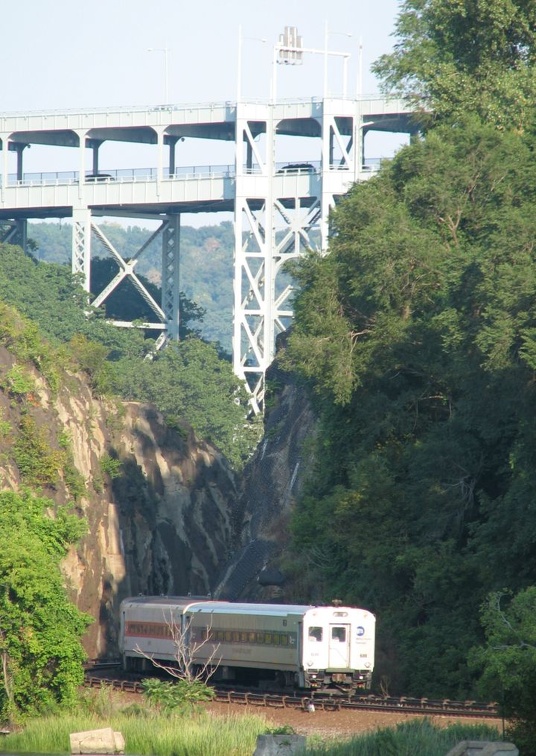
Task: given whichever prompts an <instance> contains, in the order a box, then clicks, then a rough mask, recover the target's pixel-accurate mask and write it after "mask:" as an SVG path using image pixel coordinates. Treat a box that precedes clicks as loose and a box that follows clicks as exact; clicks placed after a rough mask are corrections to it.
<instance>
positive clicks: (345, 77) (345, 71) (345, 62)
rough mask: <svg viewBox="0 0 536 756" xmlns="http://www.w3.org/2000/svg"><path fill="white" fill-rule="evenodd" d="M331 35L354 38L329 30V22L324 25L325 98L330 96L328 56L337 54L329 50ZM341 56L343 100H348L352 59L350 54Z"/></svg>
mask: <svg viewBox="0 0 536 756" xmlns="http://www.w3.org/2000/svg"><path fill="white" fill-rule="evenodd" d="M330 34H339V35H341V36H343V37H353V34H350V33H349V32H340V31H331V29H328V22H327V21H326V22H325V25H324V97H327V96H328V95H329V91H328V55H330V54H331V55H334V54H335V53H330V52H329V50H328V40H329V35H330ZM339 55H342V57H343V74H342V95H343V98H346V91H347V89H348V58H349V57H350V53H339ZM359 78H360V73H359V72H358V79H359Z"/></svg>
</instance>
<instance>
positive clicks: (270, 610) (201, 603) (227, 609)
mask: <svg viewBox="0 0 536 756" xmlns="http://www.w3.org/2000/svg"><path fill="white" fill-rule="evenodd" d="M121 604H128V605H131V606H132V605H134V606H161V607H179V608H181V609H183V610H184V611H189V612H195V613H203V614H204V613H214V614H249V615H252V614H256V615H275V616H287V615H289V614H294V615H304V614H305V613H306V612H309V611H313V612H314V611H315V610H321V611H325V610H329V611H336V612H344V611H348V610H352V611H360V612H364V613H367V614H370V612H368V611H367V610H366V609H360V608H359V607H355V606H351V607H348V606H334V605H332V604H328V605H326V604H268V603H266V604H260V603H248V602H235V601H217V600H214V599H210V598H208V597H206V596H133V597H131V598H126V599H123V601H122V602H121Z"/></svg>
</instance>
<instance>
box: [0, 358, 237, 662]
mask: <svg viewBox="0 0 536 756" xmlns="http://www.w3.org/2000/svg"><path fill="white" fill-rule="evenodd" d="M13 364H14V358H13V356H12V355H11V354H10V353H9V352H7V351H6V350H5V349H3V348H0V378H2V376H5V375H6V374H7V373H8V371H9V370H10V369H12V367H13ZM28 370H29V374H30V375H31V378H32V380H33V381H34V383H35V391H33V392H32V393H31V396H30V395H28V396H26V397H25V398H24V407H23V406H22V404H21V403H22V401H23V399H22V398H21V397H17V398H15V399H14V398H13V396H12V395H11V396H10V395H9V394H8V393H7V392H6V391H5V390H3V389H0V418H1V419H3V420H4V421H6V422H10V424H11V426H12V428H13V436H15V437H16V434H17V429H20V424H21V418H22V415H23V409H24V415H25V416H28V415H30V416H31V417H32V418H33V420H35V423H36V424H37V425H38V426H39V427H40V428H42V429H43V432H44V433H45V434H46V438H47V443H48V444H49V445H50V448H52V449H60V448H62V443H63V448H64V447H65V443H66V442H65V439H68V444H69V447H70V453H71V452H72V463H73V466H74V468H75V471H78V472H79V473H80V474H81V476H82V478H83V481H84V484H85V491H84V493H83V494H82V495H81V496H80V497H79V500H78V503H77V509H78V511H79V513H80V514H81V515H83V516H84V517H85V518H86V520H87V523H88V532H87V535H86V536H85V537H84V538H83V539H82V541H81V542H80V544H79V545H78V547H77V548H73V549H72V550H71V552H70V554H69V555H68V557H67V559H66V560H65V563H64V565H63V567H64V572H65V576H66V579H67V584H68V586H69V591H70V594H71V597H72V599H73V600H74V601H75V603H76V604H77V606H78V607H79V608H80V609H81V610H83V611H85V612H88V613H89V614H91V615H93V617H94V618H95V622H94V623H93V624H92V625H91V626H90V628H89V630H88V633H87V635H86V637H85V641H84V645H85V647H86V651H87V653H88V654H89V656H90V657H91V658H96V657H99V656H116V655H117V637H116V634H117V617H118V608H119V603H120V601H121V599H122V598H124V597H126V596H128V595H136V594H138V593H149V594H159V593H168V594H185V593H188V592H192V593H196V594H206V593H208V592H210V591H213V590H214V588H215V586H216V582H217V577H218V575H219V573H220V572H221V568H222V565H224V564H225V562H226V561H227V560H228V558H229V555H230V553H231V542H232V528H231V522H232V518H233V517H234V516H235V513H236V502H237V496H236V489H235V483H234V479H233V475H232V473H231V471H230V469H229V468H228V466H227V464H226V462H225V460H224V459H223V457H222V456H221V454H220V453H219V452H218V451H217V450H216V449H215V448H214V447H212V446H211V445H210V444H208V443H205V442H202V441H199V440H198V439H196V437H195V435H194V433H193V431H192V430H191V429H190V428H189V427H188V426H186V425H184V426H182V427H181V428H179V429H175V430H172V429H170V428H168V427H166V426H165V424H164V422H163V419H162V417H161V415H159V413H158V412H157V411H156V410H155V409H154V407H152V406H151V405H142V404H138V403H126V404H125V403H117V404H114V403H111V402H108V401H105V400H98V399H95V398H94V397H93V396H92V393H91V391H90V389H89V387H88V386H87V384H86V383H85V381H84V380H83V379H82V378H81V377H80V376H76V375H71V376H69V377H68V381H66V382H64V386H63V388H61V389H60V390H59V392H58V393H57V394H56V395H54V394H53V393H52V392H51V391H50V390H49V388H48V387H47V384H46V382H45V381H44V380H43V378H42V377H41V376H40V375H39V373H37V371H35V370H31V369H28ZM0 382H1V381H0ZM12 445H13V439H11V440H9V441H4V442H1V441H0V446H1V447H2V448H1V449H0V451H2V452H4V453H3V455H2V459H3V463H2V469H1V480H0V485H1V486H2V488H4V489H6V488H7V489H16V488H17V487H18V486H19V485H20V484H21V483H22V482H23V481H22V480H21V476H20V474H19V470H18V468H17V465H16V463H15V461H14V457H13V455H12V453H11V451H12ZM43 493H44V494H45V495H46V496H49V497H50V498H52V499H54V500H55V501H58V502H66V501H69V500H72V492H71V491H70V490H69V479H68V476H66V474H65V471H63V473H62V474H61V475H60V479H59V480H58V481H57V482H55V483H54V484H53V485H50V486H45V488H44V490H43Z"/></svg>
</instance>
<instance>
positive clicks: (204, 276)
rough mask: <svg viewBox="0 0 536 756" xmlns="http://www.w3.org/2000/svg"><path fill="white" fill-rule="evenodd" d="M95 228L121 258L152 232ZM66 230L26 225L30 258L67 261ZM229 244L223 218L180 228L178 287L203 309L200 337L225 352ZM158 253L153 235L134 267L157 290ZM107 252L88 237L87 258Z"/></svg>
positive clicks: (229, 298)
mask: <svg viewBox="0 0 536 756" xmlns="http://www.w3.org/2000/svg"><path fill="white" fill-rule="evenodd" d="M101 227H102V230H103V232H104V234H105V235H106V237H107V238H108V239H109V240H110V241H111V243H112V244H113V245H114V247H115V248H116V249H117V251H118V252H119V253H120V254H121V255H122V256H123V257H124V258H125V259H129V258H131V257H133V255H134V254H135V253H136V252H137V251H138V250H139V248H140V247H141V246H142V245H143V244H144V243H145V242H146V240H147V239H148V238H149V236H150V235H151V233H152V232H151V231H150V230H148V229H145V228H140V227H139V226H128V227H127V228H124V227H123V226H120V225H119V224H117V223H103V224H101ZM71 233H72V232H71V226H70V224H68V223H63V222H58V223H50V222H44V223H42V222H39V223H32V224H31V225H30V226H29V229H28V236H29V237H30V238H31V240H32V241H33V242H34V243H35V247H36V248H35V249H34V250H33V252H32V253H33V255H34V257H36V258H37V259H38V260H43V261H46V262H55V263H61V264H64V265H70V264H71ZM233 248H234V236H233V226H232V223H230V222H228V221H227V222H224V223H221V224H219V225H214V226H204V227H202V228H192V227H191V226H183V227H182V228H181V291H183V292H184V294H185V295H186V297H187V298H188V299H191V300H193V301H194V302H195V303H196V304H198V305H199V306H200V307H201V308H202V309H204V310H205V315H204V318H203V323H202V324H201V325H200V332H201V336H202V338H204V339H206V340H207V341H212V342H214V341H217V342H219V343H220V344H221V346H222V348H223V349H224V350H225V351H226V352H228V353H230V352H231V341H232V312H233ZM161 254H162V252H161V242H160V239H157V240H156V241H155V242H154V243H152V244H151V245H149V247H148V248H147V249H146V250H145V252H144V253H143V255H142V256H141V257H140V259H139V262H138V265H137V268H136V270H137V272H138V273H140V274H141V275H143V276H144V277H145V278H147V279H148V280H149V281H150V282H151V283H152V284H154V286H155V287H157V288H160V284H161ZM108 256H109V253H108V251H107V250H106V249H105V248H104V247H103V246H102V244H101V243H100V242H99V241H98V240H97V239H93V240H92V257H93V258H96V257H108ZM111 272H112V274H113V270H112V271H111ZM127 283H128V282H127ZM122 285H127V284H126V283H123V284H122ZM154 291H156V289H155V290H154ZM142 305H143V302H142V300H141V298H140V306H142ZM141 316H142V313H141V311H140V317H141Z"/></svg>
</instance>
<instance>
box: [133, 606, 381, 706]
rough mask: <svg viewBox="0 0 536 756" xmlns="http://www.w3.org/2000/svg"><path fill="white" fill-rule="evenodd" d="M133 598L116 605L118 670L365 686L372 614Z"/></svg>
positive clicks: (295, 685)
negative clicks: (177, 670) (183, 670)
mask: <svg viewBox="0 0 536 756" xmlns="http://www.w3.org/2000/svg"><path fill="white" fill-rule="evenodd" d="M337 603H339V602H334V604H333V605H331V606H314V605H311V606H309V605H299V604H255V603H238V602H231V601H216V600H212V599H202V598H201V599H200V598H197V597H191V596H137V597H132V598H127V599H124V600H123V601H122V602H121V606H120V636H119V646H120V653H121V659H122V666H123V669H124V670H126V671H137V672H147V671H148V670H149V669H150V668H152V667H153V660H154V662H155V663H158V664H160V665H164V666H165V665H169V666H178V667H180V666H181V665H183V664H184V663H187V664H189V665H191V667H192V669H194V670H195V671H200V670H207V671H209V673H210V678H211V680H212V681H213V682H221V683H224V682H226V683H229V684H231V683H232V684H238V685H254V686H257V687H263V688H269V687H270V686H276V685H277V686H278V687H283V688H286V689H289V688H292V689H294V690H304V691H312V692H315V691H330V690H331V691H339V692H341V691H342V692H344V693H348V694H350V695H351V694H352V693H353V692H355V691H357V690H359V689H361V690H366V689H369V688H370V685H371V680H372V672H373V669H374V643H375V623H376V618H375V616H374V614H372V613H371V612H369V611H367V610H366V609H359V608H357V607H351V606H338V605H336V604H337Z"/></svg>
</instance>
